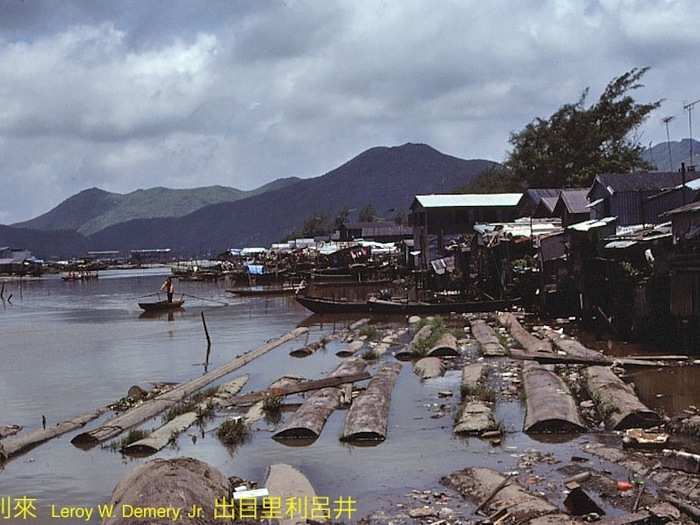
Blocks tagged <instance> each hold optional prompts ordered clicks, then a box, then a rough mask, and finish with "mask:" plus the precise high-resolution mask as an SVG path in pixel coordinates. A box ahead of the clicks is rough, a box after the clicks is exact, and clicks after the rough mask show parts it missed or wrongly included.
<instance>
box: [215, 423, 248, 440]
mask: <svg viewBox="0 0 700 525" xmlns="http://www.w3.org/2000/svg"><path fill="white" fill-rule="evenodd" d="M216 436H217V437H218V438H219V440H220V441H221V442H222V443H223V444H224V445H240V444H241V443H244V442H246V441H247V440H248V439H249V438H250V429H249V428H248V425H247V424H246V422H245V421H244V420H243V419H227V420H226V421H224V422H223V423H222V424H221V426H220V427H219V429H218V430H217V431H216Z"/></svg>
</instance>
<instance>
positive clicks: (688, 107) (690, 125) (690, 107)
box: [683, 98, 700, 171]
mask: <svg viewBox="0 0 700 525" xmlns="http://www.w3.org/2000/svg"><path fill="white" fill-rule="evenodd" d="M698 102H700V98H699V99H697V100H695V101H693V102H690V103H689V104H686V105H685V106H683V109H685V110H687V111H688V129H689V130H690V170H691V171H695V165H694V164H693V108H694V107H695V104H697V103H698Z"/></svg>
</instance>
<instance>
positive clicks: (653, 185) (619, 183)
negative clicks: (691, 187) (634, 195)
mask: <svg viewBox="0 0 700 525" xmlns="http://www.w3.org/2000/svg"><path fill="white" fill-rule="evenodd" d="M698 177H700V172H698V173H693V172H687V173H686V174H685V178H686V181H687V180H689V179H690V180H695V179H697V178H698ZM595 180H596V182H598V183H599V184H601V185H603V187H606V188H608V189H609V190H612V191H611V193H614V192H616V191H644V190H662V189H666V188H673V187H675V186H678V185H679V184H683V174H681V173H680V172H677V171H644V172H639V173H604V174H602V175H598V176H597V177H596V179H595Z"/></svg>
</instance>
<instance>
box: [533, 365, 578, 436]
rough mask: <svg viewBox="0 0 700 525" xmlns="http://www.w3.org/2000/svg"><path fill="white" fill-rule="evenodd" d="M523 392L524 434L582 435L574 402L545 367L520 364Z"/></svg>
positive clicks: (567, 391)
mask: <svg viewBox="0 0 700 525" xmlns="http://www.w3.org/2000/svg"><path fill="white" fill-rule="evenodd" d="M523 388H524V389H525V396H526V400H525V406H526V412H525V426H524V431H525V432H533V433H538V432H552V433H569V432H572V433H573V432H585V430H586V427H585V426H584V425H583V422H582V421H581V418H580V417H579V415H578V411H577V410H576V401H575V400H574V397H573V396H572V395H571V392H570V391H569V388H568V387H567V386H566V383H564V381H563V380H562V379H561V378H560V377H559V376H558V375H557V374H555V373H554V372H552V371H550V370H547V369H546V368H545V367H543V366H540V365H537V364H534V363H526V364H525V365H523Z"/></svg>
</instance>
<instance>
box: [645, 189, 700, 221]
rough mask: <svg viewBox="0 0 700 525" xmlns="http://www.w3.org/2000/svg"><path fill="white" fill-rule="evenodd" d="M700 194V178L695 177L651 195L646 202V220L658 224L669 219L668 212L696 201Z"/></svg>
mask: <svg viewBox="0 0 700 525" xmlns="http://www.w3.org/2000/svg"><path fill="white" fill-rule="evenodd" d="M699 196H700V179H694V180H690V181H688V182H686V183H685V184H679V185H678V186H676V187H674V188H671V189H668V190H663V191H660V192H659V193H657V194H656V195H652V196H651V197H649V198H648V199H647V200H646V202H645V203H644V222H645V223H647V224H656V223H658V222H663V221H666V220H668V219H667V217H666V212H669V211H671V210H675V209H676V208H680V207H681V206H685V205H686V204H688V203H691V202H694V201H695V200H697V198H698V197H699Z"/></svg>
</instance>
